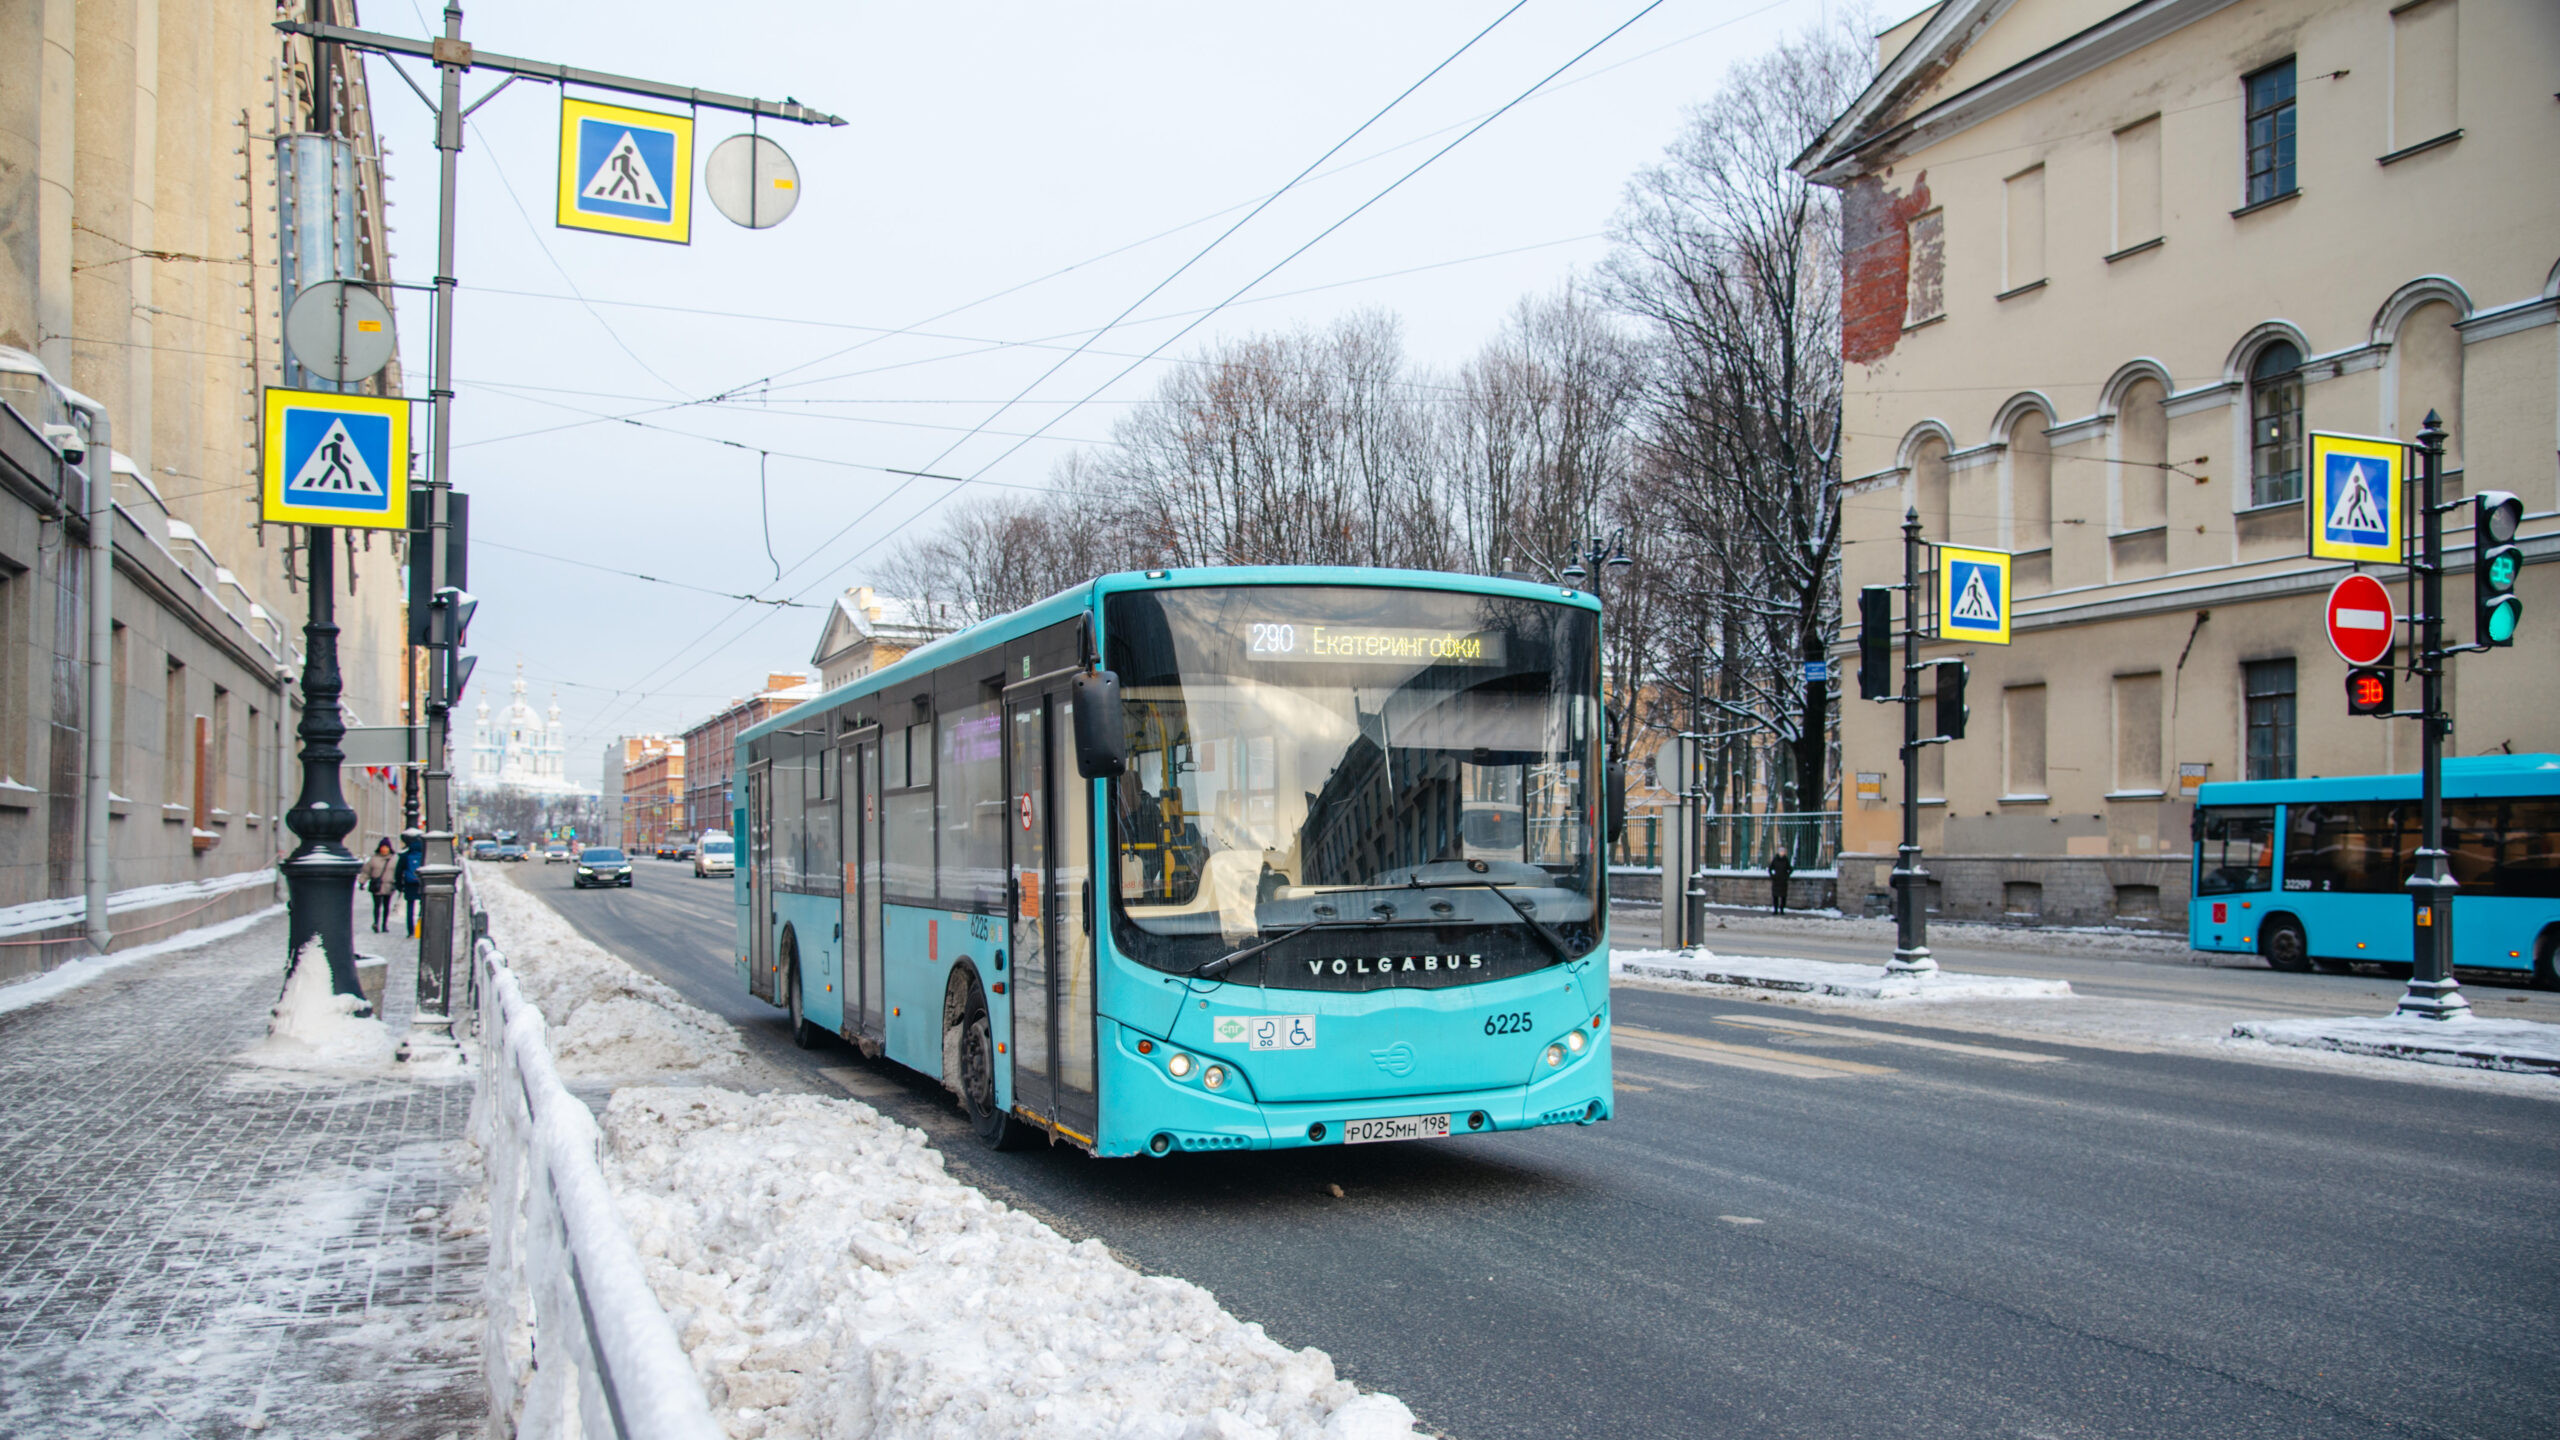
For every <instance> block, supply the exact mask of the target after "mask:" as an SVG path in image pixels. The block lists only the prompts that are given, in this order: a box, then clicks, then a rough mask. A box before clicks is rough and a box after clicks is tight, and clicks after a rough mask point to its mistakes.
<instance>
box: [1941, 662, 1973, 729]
mask: <svg viewBox="0 0 2560 1440" xmlns="http://www.w3.org/2000/svg"><path fill="white" fill-rule="evenodd" d="M1937 665H1938V733H1939V734H1940V735H1941V736H1944V737H1945V738H1947V739H1949V740H1961V739H1963V738H1964V722H1965V717H1966V716H1968V715H1971V714H1972V713H1973V711H1972V709H1971V708H1970V707H1968V706H1967V705H1966V704H1965V703H1964V682H1965V673H1966V672H1965V663H1964V662H1963V661H1961V660H1941V661H1938V662H1937Z"/></svg>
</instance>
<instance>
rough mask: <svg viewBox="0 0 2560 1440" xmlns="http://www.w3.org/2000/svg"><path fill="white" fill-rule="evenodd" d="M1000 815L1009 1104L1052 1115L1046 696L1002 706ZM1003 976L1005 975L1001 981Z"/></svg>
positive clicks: (1020, 700)
mask: <svg viewBox="0 0 2560 1440" xmlns="http://www.w3.org/2000/svg"><path fill="white" fill-rule="evenodd" d="M1005 736H1006V740H1007V744H1006V747H1005V752H1006V753H1005V774H1006V777H1007V780H1008V782H1009V783H1008V784H1007V785H1006V787H1005V788H1006V792H1007V793H1006V797H1005V798H1006V805H1007V809H1008V810H1009V811H1010V812H1011V813H1009V814H1008V815H1007V816H1006V817H1005V835H1006V836H1007V839H1008V846H1007V849H1008V857H1007V868H1008V872H1009V874H1010V876H1011V883H1010V884H1009V885H1008V886H1007V887H1006V888H1007V890H1008V891H1009V892H1010V898H1009V904H1008V907H1007V908H1008V910H1009V911H1010V913H1011V917H1012V934H1013V943H1012V947H1011V949H1012V958H1011V974H1010V977H1009V979H1010V983H1009V984H1008V985H1007V986H1006V987H1005V988H1006V990H1007V992H1008V993H1009V994H1011V995H1012V997H1013V1103H1014V1105H1015V1106H1016V1107H1017V1108H1020V1109H1026V1110H1029V1111H1031V1112H1032V1113H1033V1114H1035V1115H1038V1116H1041V1117H1043V1118H1044V1119H1045V1118H1051V1117H1052V1116H1053V1115H1054V1104H1053V1100H1052V1097H1051V1094H1050V1079H1049V1055H1050V1044H1049V1008H1050V1007H1049V974H1050V964H1049V955H1050V933H1049V932H1050V928H1051V927H1050V925H1049V915H1050V913H1051V908H1052V907H1051V905H1050V901H1049V890H1050V882H1051V878H1052V870H1051V866H1050V863H1049V850H1050V846H1049V829H1050V815H1051V812H1052V811H1053V810H1054V809H1055V808H1056V807H1055V806H1053V805H1051V804H1050V799H1049V764H1048V761H1049V697H1048V696H1045V695H1040V694H1036V693H1035V694H1030V695H1024V696H1020V697H1018V698H1015V699H1011V700H1008V701H1007V702H1006V704H1005ZM999 978H1005V977H999Z"/></svg>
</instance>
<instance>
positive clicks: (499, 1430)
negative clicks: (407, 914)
mask: <svg viewBox="0 0 2560 1440" xmlns="http://www.w3.org/2000/svg"><path fill="white" fill-rule="evenodd" d="M457 908H460V907H457ZM462 913H464V914H467V915H470V916H471V917H472V921H471V936H472V943H471V974H470V982H469V983H470V986H471V990H470V1003H469V1005H468V1007H467V1008H466V1009H465V1010H464V1011H463V1013H464V1014H466V1015H468V1016H469V1017H470V1021H469V1028H470V1029H471V1030H472V1031H473V1032H475V1033H474V1036H473V1043H474V1044H475V1045H476V1048H477V1051H478V1055H479V1060H480V1065H479V1071H480V1075H479V1080H480V1089H479V1093H478V1095H477V1096H476V1097H475V1098H474V1101H473V1104H472V1117H471V1133H472V1138H473V1139H474V1140H476V1141H477V1142H478V1143H479V1145H480V1149H481V1154H482V1155H483V1156H484V1157H485V1163H486V1165H487V1169H488V1180H489V1269H488V1276H489V1278H488V1282H487V1300H488V1313H489V1321H488V1327H489V1328H488V1333H487V1335H486V1336H485V1338H484V1352H485V1354H486V1356H487V1361H486V1369H487V1374H488V1378H489V1399H490V1414H491V1417H492V1423H491V1433H492V1434H493V1435H515V1436H527V1437H531V1436H540V1437H546V1440H548V1437H561V1440H570V1437H576V1440H719V1437H721V1435H722V1432H721V1430H720V1427H719V1426H718V1425H717V1424H715V1423H714V1422H713V1420H712V1418H711V1406H710V1402H709V1401H708V1400H707V1399H706V1398H705V1397H704V1395H703V1392H702V1385H701V1382H700V1381H699V1380H698V1379H697V1378H696V1377H695V1375H694V1373H693V1366H692V1363H691V1362H690V1361H688V1360H687V1359H686V1358H685V1353H684V1348H683V1346H681V1345H680V1344H678V1343H677V1340H676V1332H675V1327H674V1325H673V1324H672V1323H671V1322H670V1321H669V1320H668V1319H667V1313H666V1311H665V1310H663V1309H661V1308H660V1307H659V1305H658V1300H657V1297H656V1296H655V1295H654V1294H652V1293H651V1292H650V1290H649V1283H648V1279H647V1277H646V1275H645V1274H643V1272H642V1271H641V1268H640V1253H639V1251H638V1250H637V1249H636V1248H635V1247H634V1246H633V1245H632V1243H631V1232H630V1231H629V1229H628V1228H626V1227H625V1226H624V1224H623V1221H622V1214H621V1211H620V1210H619V1209H618V1208H617V1207H616V1206H615V1204H614V1201H613V1195H612V1192H611V1191H610V1190H608V1189H607V1188H606V1185H605V1178H604V1170H603V1167H602V1166H601V1165H599V1164H598V1163H597V1156H598V1154H599V1147H600V1146H601V1145H602V1143H603V1134H602V1132H601V1131H600V1130H599V1129H598V1128H597V1126H596V1120H595V1116H594V1114H593V1113H591V1112H590V1111H589V1110H588V1109H587V1107H586V1106H585V1105H583V1104H581V1103H579V1101H578V1100H577V1098H576V1097H575V1096H573V1095H571V1094H570V1093H569V1092H568V1090H567V1089H566V1088H565V1087H564V1086H563V1085H562V1084H561V1083H560V1074H559V1071H558V1070H557V1069H556V1068H555V1067H554V1066H553V1063H552V1057H551V1044H550V1040H549V1037H548V1033H547V1027H546V1026H545V1025H544V1023H543V1019H542V1012H541V1011H540V1010H538V1009H536V1008H535V1006H534V1004H533V1002H532V1001H530V1000H527V999H526V998H525V996H524V992H523V991H522V990H521V989H520V988H519V987H518V986H517V984H516V977H515V974H514V972H513V971H512V970H510V969H509V968H508V966H507V961H506V956H505V955H504V954H503V953H502V952H501V951H500V950H499V948H498V946H497V945H496V944H495V943H494V942H492V941H491V940H490V939H489V937H488V935H487V934H486V933H485V923H486V922H485V920H484V919H483V918H482V914H481V912H480V911H479V910H478V909H477V907H473V908H470V909H465V910H462ZM457 1038H460V1037H457ZM528 1342H529V1343H528Z"/></svg>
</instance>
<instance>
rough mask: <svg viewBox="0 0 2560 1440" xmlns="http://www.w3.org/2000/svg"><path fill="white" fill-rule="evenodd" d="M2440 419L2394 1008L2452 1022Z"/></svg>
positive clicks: (2421, 589)
mask: <svg viewBox="0 0 2560 1440" xmlns="http://www.w3.org/2000/svg"><path fill="white" fill-rule="evenodd" d="M2444 436H2445V429H2444V422H2443V421H2441V420H2439V419H2437V418H2436V413H2435V412H2434V411H2432V410H2430V411H2428V412H2427V423H2426V428H2424V429H2422V430H2420V431H2419V432H2418V480H2417V483H2418V516H2419V542H2418V563H2417V565H2416V566H2415V567H2414V568H2415V569H2416V570H2417V572H2418V613H2417V615H2416V616H2415V617H2414V618H2415V619H2416V621H2417V628H2418V636H2417V640H2418V645H2417V649H2418V666H2417V669H2418V694H2419V700H2418V734H2419V742H2418V746H2419V748H2418V756H2419V759H2418V767H2419V776H2420V779H2419V797H2420V798H2419V802H2418V803H2419V816H2418V818H2419V825H2420V827H2421V838H2420V840H2419V842H2418V854H2417V857H2416V858H2417V869H2416V870H2415V872H2414V873H2412V874H2411V875H2410V876H2409V898H2410V902H2411V912H2412V913H2411V921H2412V938H2413V941H2414V943H2413V944H2412V945H2411V946H2410V951H2409V958H2410V966H2409V988H2408V990H2407V991H2406V992H2405V993H2403V994H2402V995H2401V997H2400V1006H2399V1013H2400V1014H2403V1015H2408V1016H2413V1017H2415V1018H2418V1019H2422V1020H2457V1019H2461V1018H2464V1017H2466V1016H2468V1015H2469V1014H2470V1013H2471V1002H2470V1001H2468V1000H2465V999H2464V998H2462V984H2461V982H2460V981H2457V980H2455V979H2454V978H2453V892H2454V890H2455V888H2456V886H2457V884H2458V883H2459V882H2457V881H2456V880H2455V879H2454V878H2453V874H2452V869H2451V867H2450V866H2449V865H2447V864H2446V860H2445V850H2444V742H2445V738H2446V737H2447V736H2449V735H2451V734H2452V733H2453V716H2451V715H2450V714H2447V713H2446V712H2445V708H2444V666H2445V659H2446V653H2445V645H2444V513H2443V510H2442V509H2441V508H2439V506H2438V505H2437V503H2436V492H2437V490H2438V489H2439V488H2440V485H2441V482H2442V476H2443V471H2444Z"/></svg>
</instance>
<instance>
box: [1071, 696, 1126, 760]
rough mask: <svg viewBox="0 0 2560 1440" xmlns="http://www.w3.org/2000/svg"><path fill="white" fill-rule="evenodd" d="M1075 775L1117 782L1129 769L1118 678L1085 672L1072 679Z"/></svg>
mask: <svg viewBox="0 0 2560 1440" xmlns="http://www.w3.org/2000/svg"><path fill="white" fill-rule="evenodd" d="M1074 689H1075V701H1076V773H1078V774H1080V775H1082V776H1084V778H1086V779H1087V780H1116V779H1118V778H1119V776H1120V772H1121V771H1123V770H1126V769H1128V768H1129V732H1128V728H1127V726H1126V725H1125V724H1124V723H1123V722H1122V719H1121V715H1120V677H1119V676H1117V675H1114V674H1112V673H1111V672H1110V671H1108V670H1088V671H1086V672H1085V673H1083V674H1081V675H1078V676H1077V677H1076V678H1075V687H1074Z"/></svg>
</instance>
